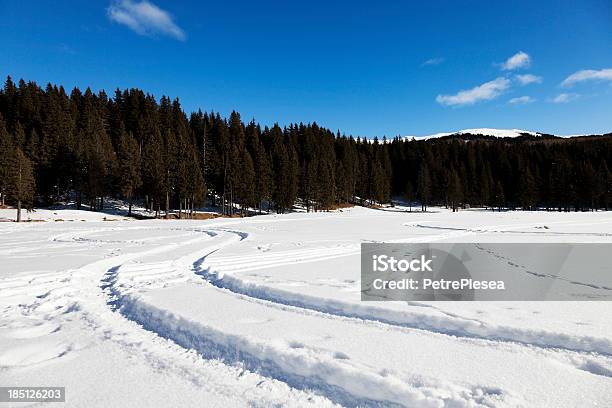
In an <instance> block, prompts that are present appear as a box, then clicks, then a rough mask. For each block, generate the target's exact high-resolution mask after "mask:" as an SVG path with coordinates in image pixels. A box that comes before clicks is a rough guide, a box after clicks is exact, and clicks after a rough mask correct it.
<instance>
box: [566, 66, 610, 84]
mask: <svg viewBox="0 0 612 408" xmlns="http://www.w3.org/2000/svg"><path fill="white" fill-rule="evenodd" d="M593 80H599V81H612V68H608V69H600V70H595V69H583V70H582V71H578V72H574V73H573V74H572V75H570V76H568V77H567V78H565V80H563V82H561V85H562V86H570V85H574V84H575V83H577V82H583V81H593Z"/></svg>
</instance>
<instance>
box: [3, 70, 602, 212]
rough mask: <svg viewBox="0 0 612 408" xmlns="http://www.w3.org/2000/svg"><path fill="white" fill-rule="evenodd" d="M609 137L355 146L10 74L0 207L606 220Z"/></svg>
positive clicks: (323, 135) (312, 131)
mask: <svg viewBox="0 0 612 408" xmlns="http://www.w3.org/2000/svg"><path fill="white" fill-rule="evenodd" d="M611 140H612V138H611V137H602V138H589V139H575V140H574V139H572V140H560V139H553V140H551V139H546V140H544V139H543V140H535V139H529V138H527V139H525V140H518V141H507V140H497V139H496V140H484V139H475V140H471V141H470V142H465V141H463V140H453V139H449V140H430V141H412V140H403V139H401V138H395V139H393V140H385V139H384V138H383V139H382V140H380V141H379V140H378V139H374V140H367V139H362V138H353V137H350V136H346V135H341V134H339V133H334V132H332V131H330V130H328V129H325V128H321V127H319V126H318V125H317V124H316V123H312V124H301V123H300V124H292V125H290V126H288V127H284V128H281V127H279V126H278V125H274V126H272V127H271V128H269V127H263V128H262V127H261V126H260V125H259V124H257V123H255V122H254V121H251V122H249V123H245V122H244V121H242V119H241V117H240V115H239V114H238V113H237V112H232V114H231V115H230V117H229V118H222V117H221V116H220V115H219V114H218V113H214V112H201V111H198V112H194V113H191V114H190V115H189V116H187V114H186V113H185V112H184V111H183V110H182V108H181V106H180V103H179V101H178V99H174V100H171V99H170V98H168V97H165V96H164V97H162V98H161V99H160V100H159V101H158V100H156V99H155V98H154V97H153V96H152V95H150V94H146V93H144V92H143V91H141V90H139V89H130V90H123V91H121V90H116V91H115V93H114V95H113V96H112V97H110V96H108V95H107V94H106V93H105V92H104V91H100V92H98V93H94V92H92V91H91V90H90V89H89V88H88V89H86V90H85V91H84V92H83V91H81V90H80V89H78V88H75V89H73V90H72V91H71V92H70V94H68V93H66V91H65V90H64V89H63V88H62V87H61V86H59V87H58V86H55V85H51V84H49V85H47V86H46V87H45V89H42V88H41V87H39V86H38V85H37V84H36V83H34V82H27V83H26V82H25V81H23V80H21V81H19V83H18V84H15V83H14V82H13V81H12V80H11V78H10V77H9V78H8V79H7V80H6V82H5V84H4V87H3V89H2V90H1V91H0V198H1V200H2V203H3V204H4V202H5V200H6V202H8V203H9V204H14V205H17V206H21V205H23V206H25V207H31V206H32V205H34V204H35V203H38V204H50V203H54V202H60V201H66V200H69V199H73V200H75V201H76V203H77V206H81V205H82V204H87V205H88V207H89V208H91V209H100V208H103V206H104V197H121V198H125V199H126V200H127V201H128V202H129V203H130V212H131V203H132V201H133V200H134V199H136V198H138V199H140V200H144V203H145V205H146V206H147V208H149V209H151V210H152V211H155V213H156V215H157V216H159V215H160V213H162V212H164V213H166V214H168V213H169V212H170V211H175V210H178V213H179V217H189V216H191V215H192V214H193V211H194V208H195V207H198V206H200V205H202V204H204V203H205V201H206V200H207V199H208V200H209V202H210V203H211V204H212V205H215V206H217V205H218V206H220V207H221V209H222V211H223V212H224V213H225V214H235V213H241V214H243V215H244V214H246V213H247V211H248V210H249V209H258V210H260V211H261V210H262V209H263V210H274V211H277V212H279V213H282V212H285V211H287V210H289V209H291V208H292V207H293V206H294V205H295V204H296V203H299V204H300V205H303V206H304V207H305V208H306V209H307V210H308V211H311V210H314V211H319V210H327V209H330V208H333V207H335V206H337V205H342V204H344V203H357V204H369V205H373V204H376V203H387V202H389V201H390V200H391V197H392V196H400V195H401V196H403V197H405V198H406V199H407V200H408V201H411V202H412V201H418V202H419V203H420V204H421V205H422V207H423V209H426V207H427V206H428V205H432V204H443V205H447V206H449V207H452V208H453V209H457V208H459V207H465V206H467V205H471V206H488V207H492V208H493V207H494V208H519V207H520V208H524V209H533V208H547V209H559V210H566V211H569V210H570V209H575V210H584V209H607V208H608V207H609V205H610V202H611V201H610V172H609V170H608V168H609V165H610V160H611V152H612V144H611V143H612V141H611Z"/></svg>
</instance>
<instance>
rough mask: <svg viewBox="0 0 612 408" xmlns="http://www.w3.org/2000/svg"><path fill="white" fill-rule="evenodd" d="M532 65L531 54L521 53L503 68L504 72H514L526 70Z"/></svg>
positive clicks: (502, 65) (504, 64)
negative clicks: (520, 69)
mask: <svg viewBox="0 0 612 408" xmlns="http://www.w3.org/2000/svg"><path fill="white" fill-rule="evenodd" d="M530 64H531V57H529V54H527V53H525V52H523V51H519V52H517V53H516V54H514V55H513V56H511V57H510V58H508V59H507V60H506V62H504V63H503V64H501V68H502V69H503V70H504V71H512V70H515V69H519V68H526V67H528V66H529V65H530Z"/></svg>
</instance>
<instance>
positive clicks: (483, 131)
mask: <svg viewBox="0 0 612 408" xmlns="http://www.w3.org/2000/svg"><path fill="white" fill-rule="evenodd" d="M459 135H475V136H476V135H481V136H492V137H520V136H544V135H545V134H544V133H540V132H534V131H531V130H521V129H493V128H474V129H463V130H458V131H456V132H442V133H434V134H432V135H426V136H406V138H407V139H411V138H415V139H416V140H427V139H437V138H441V137H447V136H459ZM550 136H552V135H550Z"/></svg>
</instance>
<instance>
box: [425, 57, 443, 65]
mask: <svg viewBox="0 0 612 408" xmlns="http://www.w3.org/2000/svg"><path fill="white" fill-rule="evenodd" d="M443 62H444V58H440V57H437V58H430V59H428V60H427V61H425V62H423V63H422V64H421V66H425V65H440V64H441V63H443Z"/></svg>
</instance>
